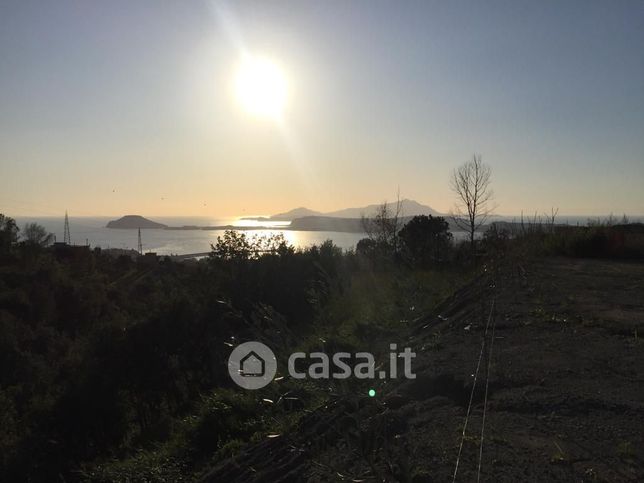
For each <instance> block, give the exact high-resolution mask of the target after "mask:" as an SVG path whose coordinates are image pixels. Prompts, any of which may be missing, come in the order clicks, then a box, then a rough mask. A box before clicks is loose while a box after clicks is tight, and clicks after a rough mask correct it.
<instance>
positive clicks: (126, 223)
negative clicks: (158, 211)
mask: <svg viewBox="0 0 644 483" xmlns="http://www.w3.org/2000/svg"><path fill="white" fill-rule="evenodd" d="M106 227H107V228H120V229H126V230H132V229H137V228H167V227H168V226H167V225H164V224H163V223H157V222H156V221H152V220H148V219H147V218H144V217H142V216H140V215H125V216H123V217H121V218H119V219H118V220H112V221H110V222H108V223H107V225H106Z"/></svg>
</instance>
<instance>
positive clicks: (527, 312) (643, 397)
mask: <svg viewBox="0 0 644 483" xmlns="http://www.w3.org/2000/svg"><path fill="white" fill-rule="evenodd" d="M642 280H644V265H642V264H639V263H621V262H608V261H589V260H565V259H547V260H542V261H539V262H534V263H532V264H529V265H522V264H518V265H515V266H513V267H505V268H503V269H502V270H500V271H499V272H498V274H497V275H493V274H492V273H491V272H490V271H488V272H487V274H486V275H485V276H484V277H482V278H480V279H478V280H477V281H476V282H474V283H472V284H470V285H469V286H466V287H465V288H463V289H461V290H459V291H458V292H456V293H455V294H454V295H453V296H452V297H450V298H449V299H447V300H446V301H445V302H444V303H443V304H442V305H440V306H439V307H438V309H437V310H436V311H434V312H433V313H431V314H427V315H425V316H422V317H420V318H418V319H416V320H415V321H414V322H413V323H412V324H411V326H410V330H409V334H408V336H409V345H410V346H411V347H413V348H414V350H415V351H416V352H417V353H418V360H417V361H416V362H415V367H416V368H417V370H416V373H417V378H416V379H415V380H403V379H400V380H398V381H394V382H393V383H391V384H389V385H387V384H382V383H376V389H377V393H378V396H377V397H375V398H368V397H366V395H363V394H364V393H361V392H355V393H354V394H352V395H347V394H344V395H338V396H337V397H336V398H334V399H333V400H332V402H330V403H329V404H327V405H325V406H322V407H320V408H319V409H318V410H316V411H314V412H312V413H311V414H309V415H308V416H306V417H304V419H302V420H301V421H300V423H299V424H298V425H297V426H296V427H295V428H294V429H292V430H291V431H289V432H288V433H286V434H283V435H281V436H279V437H275V438H271V439H266V440H264V441H261V442H259V443H256V444H253V445H251V446H249V447H247V448H246V450H245V451H243V452H242V453H240V454H239V455H237V456H236V457H235V458H234V459H232V460H228V461H225V462H224V463H222V464H220V465H219V466H218V467H216V468H214V469H213V470H212V471H211V472H209V473H208V474H207V476H206V477H205V478H204V480H203V481H208V482H214V481H229V482H236V481H239V482H241V481H282V482H286V481H300V480H302V481H331V480H334V481H335V480H343V481H412V482H430V481H451V480H452V476H453V474H454V471H455V464H456V461H457V457H458V455H459V448H460V447H461V444H462V452H461V454H460V459H459V467H458V481H475V480H476V479H477V467H478V458H479V451H480V443H481V441H483V442H484V444H483V450H482V453H481V454H482V460H481V469H480V471H481V477H482V481H555V480H557V481H642V479H644V454H643V452H642V447H643V446H642V444H643V442H644V434H643V433H642V428H643V427H644V404H643V403H642V401H644V384H642V382H644V380H643V379H642V375H641V368H642V367H644V351H643V350H642V340H641V338H640V337H639V334H641V333H642V331H643V330H644V326H643V323H642V320H644V299H642V298H641V296H639V294H641V291H642ZM486 327H487V329H486ZM483 340H485V341H486V344H485V347H484V348H483V346H482V341H483ZM488 356H489V357H490V359H488ZM479 358H481V359H482V361H483V362H482V363H480V370H479V371H478V376H476V378H475V377H474V375H475V374H477V365H478V362H477V361H479ZM488 360H489V361H491V365H490V366H489V367H490V372H489V378H488V377H486V374H487V372H486V368H487V367H488V365H487V364H488ZM475 380H476V382H477V384H476V385H475V384H474V381H475ZM488 383H489V384H488ZM473 386H475V389H474V390H472V388H473ZM486 387H487V404H486V403H485V400H486ZM260 397H261V396H260ZM470 400H472V404H471V413H470V415H469V419H468V425H467V430H466V432H465V436H464V437H462V429H463V424H464V421H465V420H466V418H467V414H468V407H469V403H470ZM484 409H486V411H485V412H484ZM483 417H485V426H484V428H485V429H484V431H482V424H483Z"/></svg>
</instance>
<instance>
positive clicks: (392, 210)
mask: <svg viewBox="0 0 644 483" xmlns="http://www.w3.org/2000/svg"><path fill="white" fill-rule="evenodd" d="M401 218H402V201H401V199H400V192H398V195H397V197H396V202H395V203H387V202H386V201H385V202H383V203H382V204H381V205H380V206H378V208H377V210H376V213H375V214H373V215H372V216H366V215H364V214H363V215H362V228H363V229H364V231H365V233H366V234H367V237H368V238H369V239H370V240H372V241H373V242H375V243H376V245H377V246H378V247H380V248H381V249H382V248H386V249H391V250H392V251H393V252H394V253H395V252H396V251H398V248H399V247H398V245H399V243H398V232H399V231H400V229H401V228H402V227H401V222H402V220H401Z"/></svg>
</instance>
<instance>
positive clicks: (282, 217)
mask: <svg viewBox="0 0 644 483" xmlns="http://www.w3.org/2000/svg"><path fill="white" fill-rule="evenodd" d="M320 215H322V213H320V212H319V211H314V210H309V209H308V208H304V207H300V208H295V209H294V210H290V211H287V212H285V213H278V214H277V215H273V216H271V218H270V219H271V220H275V221H291V220H294V219H295V218H303V217H305V216H320Z"/></svg>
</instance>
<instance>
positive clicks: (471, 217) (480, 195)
mask: <svg viewBox="0 0 644 483" xmlns="http://www.w3.org/2000/svg"><path fill="white" fill-rule="evenodd" d="M491 177H492V168H490V167H489V166H487V165H485V164H483V161H482V160H481V156H480V155H477V154H475V155H473V156H472V159H471V160H470V161H468V162H467V163H465V164H463V165H461V166H459V167H458V168H457V169H455V170H454V172H453V173H452V178H451V180H450V187H451V188H452V191H454V193H455V194H456V196H457V201H456V206H455V211H454V214H453V215H452V218H453V219H454V222H455V223H456V225H457V226H458V227H459V228H461V229H463V230H465V231H467V232H468V233H469V234H470V246H471V248H472V251H474V233H475V232H476V230H478V229H479V228H480V227H481V225H483V224H484V223H485V222H486V221H487V219H488V218H489V216H490V215H491V214H492V212H493V211H494V207H493V206H492V204H491V200H492V195H493V192H492V189H491V188H490V183H491Z"/></svg>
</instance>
